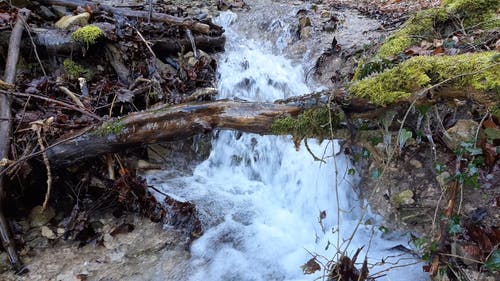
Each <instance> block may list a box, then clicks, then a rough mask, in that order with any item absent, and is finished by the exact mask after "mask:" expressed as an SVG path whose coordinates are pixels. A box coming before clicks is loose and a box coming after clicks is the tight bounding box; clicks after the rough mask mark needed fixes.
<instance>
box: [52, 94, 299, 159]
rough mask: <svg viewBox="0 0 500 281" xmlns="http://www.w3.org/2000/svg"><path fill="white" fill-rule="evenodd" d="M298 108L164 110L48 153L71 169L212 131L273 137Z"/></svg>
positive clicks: (232, 105)
mask: <svg viewBox="0 0 500 281" xmlns="http://www.w3.org/2000/svg"><path fill="white" fill-rule="evenodd" d="M301 111H302V109H301V108H300V107H298V106H294V105H285V104H273V103H251V102H240V101H227V100H224V101H215V102H207V103H189V104H182V105H177V106H164V107H160V108H155V109H151V110H147V111H142V112H137V113H132V114H130V115H127V116H125V117H122V118H119V119H116V120H110V121H107V122H104V123H103V124H102V125H100V126H98V127H95V128H93V129H91V130H88V131H87V132H86V133H84V134H82V135H80V136H77V137H75V138H73V139H70V140H68V141H65V142H62V143H61V144H59V145H56V146H53V147H52V148H50V149H49V150H48V151H47V154H48V156H49V159H50V163H51V164H52V165H67V164H71V163H76V162H78V161H81V160H83V159H88V158H90V157H95V156H96V155H100V154H103V153H109V152H117V151H120V150H122V149H124V148H126V147H130V146H134V145H141V144H151V143H155V142H160V141H173V140H179V139H184V138H187V137H189V136H193V135H196V134H200V133H207V132H210V131H212V130H213V129H216V128H220V129H234V130H239V131H244V132H251V133H258V134H265V133H270V129H271V126H272V124H273V122H274V121H275V120H276V119H278V118H281V117H285V116H296V115H298V114H299V113H300V112H301Z"/></svg>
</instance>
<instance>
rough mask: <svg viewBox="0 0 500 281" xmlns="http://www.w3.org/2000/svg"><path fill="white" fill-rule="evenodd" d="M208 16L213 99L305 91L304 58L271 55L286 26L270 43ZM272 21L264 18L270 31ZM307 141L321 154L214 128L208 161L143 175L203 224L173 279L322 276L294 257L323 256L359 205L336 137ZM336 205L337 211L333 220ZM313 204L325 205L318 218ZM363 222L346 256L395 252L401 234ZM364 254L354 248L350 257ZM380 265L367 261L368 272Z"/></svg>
mask: <svg viewBox="0 0 500 281" xmlns="http://www.w3.org/2000/svg"><path fill="white" fill-rule="evenodd" d="M289 14H290V15H288V16H293V13H289ZM285 16H286V13H285ZM218 23H219V24H221V25H223V26H224V27H225V29H226V35H227V37H228V43H227V46H226V52H225V53H224V54H222V55H221V57H220V58H219V64H220V66H219V70H218V71H219V74H220V77H219V81H218V85H219V93H220V96H219V97H220V98H242V99H246V100H254V101H272V100H276V99H281V98H286V97H289V96H296V95H301V94H305V93H308V92H311V91H313V90H314V89H313V88H312V87H311V86H310V85H307V84H306V82H305V79H304V77H305V74H304V66H303V65H301V63H298V62H293V61H291V60H289V59H287V58H286V57H285V56H284V55H283V54H280V52H281V51H283V49H284V48H283V47H282V45H280V44H284V43H283V42H286V41H287V37H288V36H289V32H288V31H287V28H286V27H283V26H282V28H281V30H283V31H282V34H281V35H280V34H278V35H276V36H277V38H278V40H276V42H277V44H278V48H276V46H275V45H274V46H273V45H272V44H267V43H263V42H259V40H258V38H248V37H246V36H248V35H249V33H248V32H243V31H242V30H241V29H240V28H241V26H242V25H244V24H247V25H248V24H249V23H242V22H240V21H238V16H237V15H236V14H234V13H231V12H226V13H223V14H222V15H221V16H220V17H219V18H218ZM250 24H251V23H250ZM275 29H276V28H275V27H274V26H273V25H270V26H269V27H268V30H271V31H273V32H280V31H279V30H275ZM280 46H281V47H280ZM308 143H309V147H310V149H311V150H312V152H313V153H314V154H315V155H316V156H319V157H324V158H325V161H326V163H321V162H318V161H314V159H313V157H312V156H311V155H310V153H309V152H308V151H307V150H306V149H305V147H304V145H303V144H302V146H301V149H300V150H299V151H296V149H295V148H294V145H293V142H292V140H291V137H283V136H259V135H255V134H244V133H243V134H242V133H237V132H230V131H220V132H217V133H216V134H215V135H214V138H213V142H212V145H213V147H212V151H211V154H210V156H209V158H208V160H206V161H204V162H203V163H201V164H200V165H198V166H197V167H196V168H195V170H194V171H193V174H192V175H189V176H184V177H178V178H162V175H161V174H156V175H153V176H150V178H149V181H150V182H151V183H153V184H155V185H156V186H157V187H158V188H160V189H162V190H163V191H164V192H166V193H168V194H171V195H173V196H175V197H176V198H179V199H181V200H189V201H192V202H194V203H195V204H196V206H197V208H198V210H199V212H200V213H201V219H202V221H203V223H204V229H205V232H204V234H203V235H202V236H201V237H200V238H199V239H197V240H195V242H194V243H193V244H192V246H191V259H190V260H189V261H188V262H189V265H188V266H187V269H186V270H185V272H184V273H183V274H182V276H183V277H182V278H183V279H179V280H186V279H189V280H196V281H208V280H212V281H218V280H235V281H236V280H238V281H246V280H256V281H257V280H316V278H318V277H320V276H322V274H323V272H321V271H319V272H317V273H315V274H313V275H304V274H303V272H302V270H301V265H303V264H304V263H305V262H307V261H308V260H309V259H310V258H311V257H312V256H311V253H315V254H319V255H322V256H324V257H329V258H331V257H333V255H334V254H335V252H336V251H335V247H336V245H337V241H340V243H342V241H343V239H347V238H349V237H350V235H351V233H352V232H353V230H354V228H355V226H356V224H357V222H358V219H359V217H360V215H361V213H362V211H361V208H360V206H361V205H362V204H361V203H360V202H359V201H358V200H357V198H356V195H355V192H354V191H353V189H352V187H353V186H352V185H353V184H355V183H356V180H357V179H356V177H355V176H353V175H348V170H349V169H351V168H352V167H351V166H350V161H349V160H348V159H347V157H346V156H345V155H343V154H341V153H338V154H337V155H335V154H334V153H333V152H334V151H335V152H336V153H337V152H338V151H337V150H338V149H339V148H338V145H337V143H336V142H332V141H323V142H322V143H321V144H318V143H317V142H316V141H315V140H310V141H309V142H308ZM336 188H338V189H337V190H336ZM336 193H338V198H337V197H336ZM337 202H338V203H339V206H338V205H337ZM338 208H340V209H341V210H342V211H341V212H340V221H339V220H338V217H337V214H338V213H337V211H338ZM321 211H326V218H324V219H323V220H322V224H320V223H319V215H320V212H321ZM369 216H370V215H369ZM370 217H371V216H370ZM366 219H368V217H366V218H365V219H364V220H363V221H366ZM371 220H372V221H375V218H373V217H371ZM373 228H374V227H372V226H366V225H362V226H361V227H360V228H359V229H358V231H357V233H356V235H355V236H354V238H353V240H352V243H351V245H350V247H349V249H348V250H347V253H348V254H350V255H352V254H353V253H354V251H355V250H356V249H357V248H358V247H361V246H365V250H366V249H367V248H370V251H369V253H368V257H369V263H372V264H373V263H376V262H380V261H381V259H382V258H384V257H387V256H391V255H392V256H394V255H399V254H400V253H397V252H391V251H389V250H388V249H390V248H391V247H393V246H396V245H398V244H404V243H405V240H403V239H401V240H395V241H389V240H386V239H383V238H382V237H381V233H379V232H378V231H377V230H376V229H375V230H372V229H373ZM339 234H340V240H337V239H338V236H337V235H339ZM369 244H370V245H369ZM341 246H342V245H341ZM344 246H345V243H344ZM365 254H366V251H363V252H362V253H361V254H360V258H358V262H360V261H361V262H362V260H363V259H364V256H365ZM405 257H406V258H409V257H408V256H399V257H397V258H392V259H391V258H386V260H387V261H389V262H396V261H397V259H400V258H403V261H401V262H400V265H401V264H405V263H411V262H412V260H404V258H405ZM319 260H320V261H323V262H325V260H322V259H321V258H319ZM420 268H421V267H420V266H415V267H406V268H404V269H401V270H399V271H396V270H394V271H390V272H389V273H388V275H387V276H385V277H382V278H380V279H378V280H426V278H425V277H424V276H425V274H423V273H421V269H420ZM382 269H383V267H377V268H373V269H371V270H370V273H375V272H377V271H379V270H382ZM402 273H403V274H404V278H402V277H403V276H402V275H401V274H402ZM169 280H171V279H169Z"/></svg>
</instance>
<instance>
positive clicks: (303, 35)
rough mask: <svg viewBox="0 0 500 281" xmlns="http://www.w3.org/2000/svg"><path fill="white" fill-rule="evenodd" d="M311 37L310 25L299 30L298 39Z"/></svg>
mask: <svg viewBox="0 0 500 281" xmlns="http://www.w3.org/2000/svg"><path fill="white" fill-rule="evenodd" d="M308 38H311V27H310V26H306V27H304V28H302V29H301V30H300V39H308Z"/></svg>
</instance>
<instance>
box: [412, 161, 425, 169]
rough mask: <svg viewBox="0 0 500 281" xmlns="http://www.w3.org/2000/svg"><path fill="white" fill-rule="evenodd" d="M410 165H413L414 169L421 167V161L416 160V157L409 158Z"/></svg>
mask: <svg viewBox="0 0 500 281" xmlns="http://www.w3.org/2000/svg"><path fill="white" fill-rule="evenodd" d="M410 165H412V166H413V167H415V169H420V168H422V163H421V162H420V161H418V160H417V159H411V160H410Z"/></svg>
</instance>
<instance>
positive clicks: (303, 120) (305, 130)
mask: <svg viewBox="0 0 500 281" xmlns="http://www.w3.org/2000/svg"><path fill="white" fill-rule="evenodd" d="M331 118H332V122H333V123H334V127H336V125H338V123H340V121H341V120H343V119H344V117H343V113H342V112H341V111H339V112H338V113H337V112H336V113H333V112H332V115H331ZM329 124H330V114H329V109H328V108H327V107H321V108H315V109H309V110H306V111H304V113H302V114H300V115H299V116H297V117H290V116H288V117H285V118H281V119H278V120H276V121H274V123H273V125H272V126H271V132H273V133H275V134H286V135H292V136H294V138H295V139H303V138H319V139H323V138H327V137H328V136H329V135H330V125H329Z"/></svg>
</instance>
